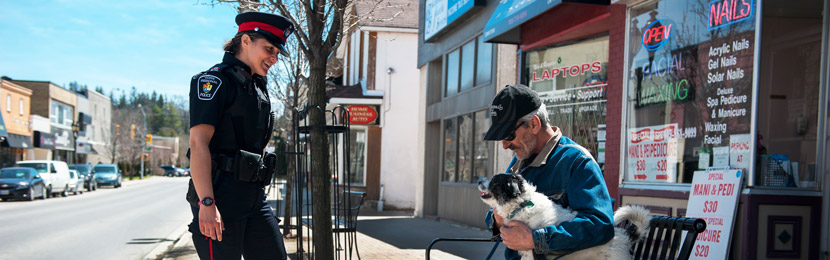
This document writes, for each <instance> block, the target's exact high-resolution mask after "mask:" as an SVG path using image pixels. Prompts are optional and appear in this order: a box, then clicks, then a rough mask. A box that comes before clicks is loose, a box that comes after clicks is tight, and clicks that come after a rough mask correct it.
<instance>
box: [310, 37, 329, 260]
mask: <svg viewBox="0 0 830 260" xmlns="http://www.w3.org/2000/svg"><path fill="white" fill-rule="evenodd" d="M309 47H310V49H312V53H314V55H313V56H312V57H309V58H310V72H311V73H310V77H309V103H310V105H311V108H310V110H309V114H308V116H310V117H311V118H310V119H311V120H310V121H311V122H310V123H311V126H312V128H311V129H312V131H311V182H312V184H311V193H312V198H313V200H312V205H311V207H312V225H313V226H314V228H313V231H312V238H313V240H314V254H315V256H319V257H320V259H330V258H332V257H334V239H333V237H332V230H331V196H330V195H331V190H330V187H331V173H330V171H329V170H330V169H329V167H330V166H329V150H328V134H327V133H326V131H325V130H324V129H325V128H324V127H325V125H326V119H325V109H326V58H327V56H325V55H323V54H324V53H325V52H323V51H322V46H309Z"/></svg>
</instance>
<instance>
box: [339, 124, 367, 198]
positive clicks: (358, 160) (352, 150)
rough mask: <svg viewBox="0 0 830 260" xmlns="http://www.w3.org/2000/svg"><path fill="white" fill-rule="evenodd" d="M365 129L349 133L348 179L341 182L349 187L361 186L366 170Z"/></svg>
mask: <svg viewBox="0 0 830 260" xmlns="http://www.w3.org/2000/svg"><path fill="white" fill-rule="evenodd" d="M365 155H366V129H365V128H352V129H351V131H349V158H350V160H351V161H350V162H349V164H350V165H349V166H350V169H349V176H348V177H349V178H348V179H344V180H343V182H348V183H347V184H350V185H358V186H363V185H366V184H365V183H364V181H363V180H364V178H363V176H364V172H365V169H366V157H365Z"/></svg>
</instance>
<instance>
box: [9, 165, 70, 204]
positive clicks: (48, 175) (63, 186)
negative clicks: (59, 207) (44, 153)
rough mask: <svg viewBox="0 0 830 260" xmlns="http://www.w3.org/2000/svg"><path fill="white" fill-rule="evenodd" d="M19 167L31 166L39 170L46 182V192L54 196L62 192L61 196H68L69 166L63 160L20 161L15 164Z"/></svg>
mask: <svg viewBox="0 0 830 260" xmlns="http://www.w3.org/2000/svg"><path fill="white" fill-rule="evenodd" d="M14 165H15V166H17V167H30V168H34V169H35V170H37V172H38V173H40V176H41V177H42V178H43V182H44V183H46V192H47V193H48V194H50V196H52V197H54V195H55V194H58V193H60V195H61V196H63V197H66V195H68V194H67V192H69V190H70V189H69V187H70V185H69V166H68V165H66V163H65V162H61V161H48V160H33V161H19V162H17V163H15V164H14Z"/></svg>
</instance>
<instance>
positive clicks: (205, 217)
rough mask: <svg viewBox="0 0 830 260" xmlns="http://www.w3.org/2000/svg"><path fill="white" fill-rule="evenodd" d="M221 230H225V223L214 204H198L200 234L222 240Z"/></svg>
mask: <svg viewBox="0 0 830 260" xmlns="http://www.w3.org/2000/svg"><path fill="white" fill-rule="evenodd" d="M222 230H225V223H223V222H222V215H221V214H219V209H217V208H216V205H213V206H200V208H199V231H202V235H204V236H206V237H209V238H210V239H213V240H218V241H222Z"/></svg>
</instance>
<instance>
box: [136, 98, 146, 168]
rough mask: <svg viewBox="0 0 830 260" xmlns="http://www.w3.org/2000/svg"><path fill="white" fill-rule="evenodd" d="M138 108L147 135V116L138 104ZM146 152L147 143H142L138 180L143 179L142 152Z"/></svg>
mask: <svg viewBox="0 0 830 260" xmlns="http://www.w3.org/2000/svg"><path fill="white" fill-rule="evenodd" d="M138 108H139V109H141V115H142V116H144V133H145V134H146V133H147V114H145V113H144V108H143V107H141V104H138ZM145 150H147V142H143V144H142V145H141V155H142V156H141V168H140V171H141V173H140V175H139V179H142V180H143V179H144V151H145Z"/></svg>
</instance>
